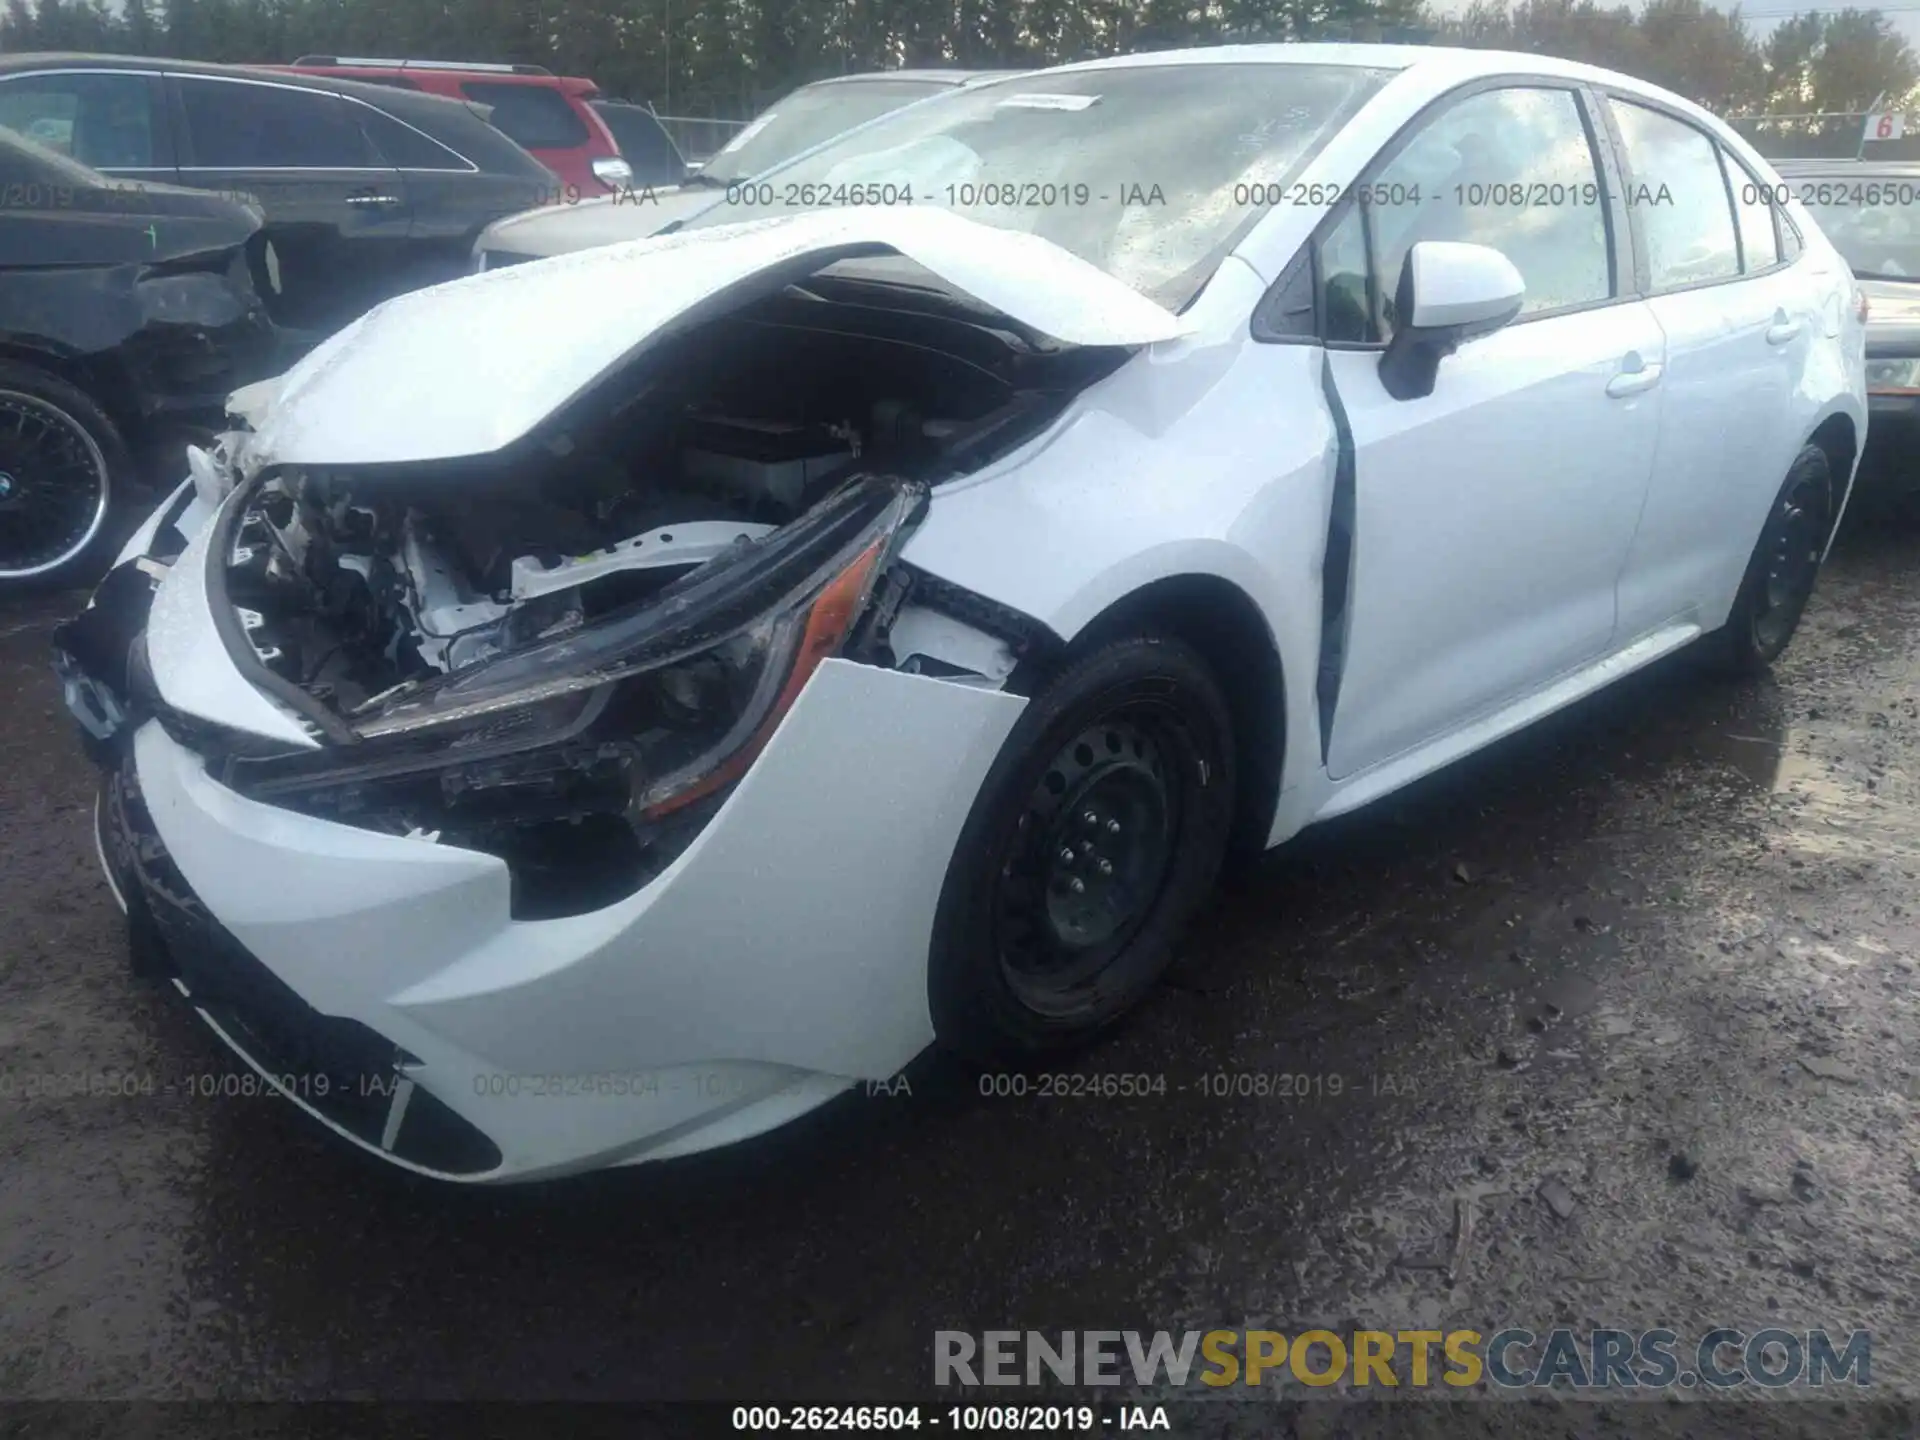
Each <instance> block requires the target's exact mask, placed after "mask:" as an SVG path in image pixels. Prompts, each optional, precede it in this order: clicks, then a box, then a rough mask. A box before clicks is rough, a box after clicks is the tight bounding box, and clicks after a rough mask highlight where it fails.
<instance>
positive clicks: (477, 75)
mask: <svg viewBox="0 0 1920 1440" xmlns="http://www.w3.org/2000/svg"><path fill="white" fill-rule="evenodd" d="M286 68H287V69H289V70H291V71H294V72H297V73H299V74H302V75H330V76H333V77H335V78H336V79H341V80H359V81H363V82H368V83H371V84H375V85H385V86H390V87H394V88H397V89H402V90H419V91H425V92H426V93H428V94H431V95H444V96H446V97H447V98H449V99H452V100H467V101H471V102H473V103H474V104H477V105H485V106H487V107H488V109H489V110H490V112H491V113H490V114H489V116H488V119H489V120H491V121H492V122H493V124H494V126H495V127H496V128H497V129H498V130H499V131H500V132H501V133H502V134H503V135H505V136H506V137H507V138H508V139H509V140H511V141H513V142H514V143H515V144H516V145H518V146H520V147H521V148H522V149H523V150H525V151H527V152H528V153H529V154H530V155H532V156H533V158H534V159H536V160H538V161H539V162H540V163H541V164H542V165H544V166H546V167H547V168H548V169H549V170H551V171H552V172H553V173H554V174H555V175H557V176H559V177H560V179H561V180H562V181H563V182H564V183H565V184H566V185H568V186H570V187H573V193H574V194H575V195H576V196H580V195H604V194H606V193H608V192H609V191H612V190H617V189H619V188H620V187H621V186H623V185H626V184H627V183H628V180H629V177H628V172H627V169H626V167H625V165H623V164H622V163H621V161H622V155H623V152H622V150H621V147H620V145H619V143H618V141H617V139H616V138H615V135H614V132H613V131H612V130H611V129H610V128H609V127H608V126H607V124H606V122H605V121H604V120H603V119H602V117H601V116H600V115H599V114H598V113H597V112H596V111H595V109H594V108H593V106H592V105H591V104H590V103H589V102H590V101H591V100H592V99H593V98H594V97H595V96H596V95H598V94H599V93H600V87H599V86H598V85H595V84H594V83H593V81H591V80H587V79H583V78H582V77H580V76H577V75H556V74H554V73H553V72H552V71H551V70H549V69H547V68H546V67H545V66H541V65H488V64H482V63H479V62H469V61H464V60H379V59H370V58H365V57H361V56H353V55H302V56H301V57H300V58H299V59H298V60H296V61H294V62H293V64H292V65H290V66H288V67H286Z"/></svg>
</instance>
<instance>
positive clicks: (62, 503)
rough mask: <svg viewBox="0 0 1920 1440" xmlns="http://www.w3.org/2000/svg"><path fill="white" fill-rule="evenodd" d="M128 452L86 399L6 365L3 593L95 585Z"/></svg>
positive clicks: (50, 379) (1, 396) (1, 419)
mask: <svg viewBox="0 0 1920 1440" xmlns="http://www.w3.org/2000/svg"><path fill="white" fill-rule="evenodd" d="M126 464H127V453H126V447H125V445H124V443H123V442H122V441H121V439H120V434H119V432H118V430H116V429H115V427H114V425H113V422H112V421H111V420H110V419H108V418H107V416H106V414H105V412H103V411H102V410H101V409H100V407H99V406H98V405H96V404H95V403H94V402H93V400H92V399H90V398H89V397H88V396H87V395H86V394H85V393H84V392H82V391H80V390H78V389H75V388H74V387H73V386H71V385H68V384H67V383H66V382H65V381H62V380H60V379H58V378H57V377H55V376H52V375H48V374H45V373H44V372H42V371H39V370H35V369H33V368H32V367H29V366H25V365H16V364H12V363H7V362H0V586H9V587H13V586H20V585H26V584H34V583H55V582H64V581H68V580H76V579H89V578H92V577H91V576H89V575H86V574H83V573H82V572H83V571H85V570H86V569H87V567H88V565H89V564H90V562H91V560H92V557H93V555H94V552H95V551H96V550H97V549H99V548H100V542H101V541H103V539H105V538H106V532H107V529H108V517H109V514H110V512H111V511H112V508H113V503H114V500H115V492H116V489H117V485H116V481H117V480H118V478H119V477H120V476H121V475H122V474H123V473H125V467H126Z"/></svg>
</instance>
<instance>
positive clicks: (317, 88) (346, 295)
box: [0, 55, 554, 348]
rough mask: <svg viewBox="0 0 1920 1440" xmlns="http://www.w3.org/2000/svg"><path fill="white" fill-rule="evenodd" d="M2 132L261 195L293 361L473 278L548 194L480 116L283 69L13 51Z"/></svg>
mask: <svg viewBox="0 0 1920 1440" xmlns="http://www.w3.org/2000/svg"><path fill="white" fill-rule="evenodd" d="M0 125H5V126H7V127H9V128H11V129H13V130H15V131H17V132H19V133H21V134H23V135H25V136H27V137H28V138H29V139H32V140H35V141H37V142H39V143H40V144H41V145H43V146H46V147H47V148H49V149H52V150H55V151H58V152H59V153H61V154H64V155H67V156H70V157H71V158H73V159H75V160H78V161H79V162H81V163H82V164H84V165H87V166H90V167H92V168H93V169H95V170H99V171H102V172H104V173H106V174H108V175H111V176H114V177H116V178H118V179H122V180H125V181H127V182H129V183H137V184H147V183H155V182H170V183H176V184H181V185H188V186H192V187H194V188H196V189H205V190H213V191H220V192H227V193H229V194H232V195H237V196H243V197H247V198H251V199H255V200H257V201H258V202H259V204H260V207H261V208H262V210H263V211H264V212H265V215H266V232H267V237H268V239H269V240H270V241H271V249H270V251H269V252H268V259H269V262H270V263H269V265H268V267H267V272H266V274H265V275H264V276H263V277H262V279H263V282H264V283H263V287H262V288H263V294H264V298H265V299H266V302H267V304H268V307H269V309H270V310H271V311H272V313H273V316H274V319H275V320H276V321H277V322H279V323H280V324H281V325H282V326H285V327H288V328H289V329H291V330H293V331H297V332H304V334H302V335H295V336H294V337H292V343H293V346H294V348H297V347H298V345H299V344H302V343H310V342H311V341H313V340H317V339H319V338H320V337H321V336H323V335H325V334H328V333H330V332H331V331H333V330H335V329H338V328H339V327H340V326H341V325H343V324H345V323H346V322H347V321H349V320H352V319H353V318H355V317H356V316H358V315H359V314H360V313H361V312H363V311H365V310H367V309H368V308H370V307H371V306H373V305H376V304H378V303H379V302H380V301H382V300H385V299H387V298H389V297H390V296H393V295H397V294H400V293H401V292H403V291H406V290H412V289H417V288H418V287H420V286H422V285H427V284H432V283H434V282H437V281H440V280H445V279H451V278H452V277H453V276H455V275H459V274H462V273H464V272H465V271H466V270H467V268H468V267H469V264H470V259H469V257H470V255H471V252H472V248H473V243H474V240H475V238H476V237H477V236H478V234H479V232H480V231H481V230H482V229H483V228H484V227H485V226H486V225H488V224H489V223H490V222H492V221H493V220H495V219H498V218H499V217H500V216H502V215H508V214H512V213H514V212H516V211H519V210H524V209H525V208H527V207H528V206H529V205H535V204H539V203H541V202H542V201H543V200H544V199H549V198H551V194H552V190H553V186H554V177H553V176H552V174H551V173H549V172H548V171H547V170H546V169H545V167H543V166H542V165H541V164H540V163H539V161H537V160H535V159H534V158H533V157H532V156H531V155H529V154H527V153H526V151H524V150H522V149H521V148H520V147H519V146H518V145H516V144H514V143H513V142H512V141H511V140H509V139H508V138H507V137H506V136H505V135H503V134H502V133H501V132H500V131H499V130H497V129H495V128H494V127H493V126H492V125H490V124H488V123H487V120H486V115H485V112H484V110H483V109H482V108H481V107H479V106H477V105H471V104H466V103H463V102H460V101H455V100H447V99H443V98H441V97H439V96H434V95H426V94H416V93H412V92H409V91H405V90H398V89H393V88H383V87H380V86H376V85H362V84H358V83H356V82H354V81H350V80H333V79H318V78H315V77H312V76H307V75H294V74H290V73H287V72H285V71H266V70H257V69H242V68H239V67H234V66H224V65H199V64H192V63H188V62H186V61H175V60H145V59H137V58H133V57H128V56H99V55H94V56H88V55H10V56H7V57H5V58H4V59H0Z"/></svg>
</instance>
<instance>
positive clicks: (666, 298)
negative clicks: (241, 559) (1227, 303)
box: [229, 206, 1184, 471]
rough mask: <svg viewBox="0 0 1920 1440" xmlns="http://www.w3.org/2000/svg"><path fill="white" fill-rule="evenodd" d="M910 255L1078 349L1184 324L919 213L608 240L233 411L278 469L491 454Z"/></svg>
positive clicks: (537, 267)
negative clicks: (647, 367) (841, 265)
mask: <svg viewBox="0 0 1920 1440" xmlns="http://www.w3.org/2000/svg"><path fill="white" fill-rule="evenodd" d="M887 251H892V252H897V253H899V254H901V255H905V256H906V257H908V258H909V259H911V260H913V261H915V262H917V263H918V264H920V265H922V266H924V267H925V268H926V269H928V270H930V271H932V272H933V273H935V274H936V275H939V276H940V277H941V278H943V279H944V280H946V281H947V282H949V283H950V284H952V285H955V286H957V287H958V288H959V289H961V290H963V291H965V292H966V293H968V294H969V295H971V296H972V297H973V298H975V299H977V300H979V301H981V302H983V303H985V304H987V305H990V306H992V307H994V308H995V309H997V310H1000V311H1002V312H1003V313H1005V314H1007V315H1008V316H1011V317H1012V318H1014V319H1016V320H1018V321H1021V322H1022V323H1024V324H1026V325H1028V326H1031V327H1032V328H1033V329H1035V330H1037V331H1039V332H1041V333H1042V334H1045V335H1049V336H1051V337H1053V338H1054V339H1056V340H1060V341H1064V342H1066V343H1068V344H1074V345H1118V346H1136V345H1147V344H1151V343H1153V342H1155V341H1160V340H1169V339H1172V338H1174V337H1175V336H1177V335H1179V334H1181V333H1182V332H1183V328H1184V327H1183V323H1182V321H1181V320H1180V319H1179V318H1178V317H1176V316H1174V315H1173V314H1172V313H1170V312H1169V311H1167V310H1166V309H1164V308H1162V307H1161V306H1159V305H1156V304H1154V303H1153V302H1152V301H1151V300H1148V299H1146V298H1145V297H1144V296H1142V295H1140V294H1139V293H1138V292H1136V291H1134V290H1132V289H1130V288H1128V287H1127V286H1126V285H1125V284H1123V283H1122V282H1120V281H1118V280H1116V279H1114V278H1113V277H1112V276H1110V275H1107V274H1106V273H1105V272H1103V271H1101V270H1100V269H1098V268H1097V267H1095V266H1093V265H1090V264H1088V263H1087V262H1086V261H1084V260H1082V259H1080V258H1079V257H1077V256H1075V255H1072V254H1069V253H1068V252H1067V251H1065V250H1063V249H1061V248H1060V247H1059V246H1057V245H1054V244H1053V243H1051V242H1050V241H1046V240H1042V239H1040V238H1038V237H1036V236H1032V235H1023V234H1016V233H1014V232H1012V231H1008V230H996V229H993V228H991V227H989V226H986V225H982V224H980V223H979V222H977V221H973V220H968V219H965V218H963V217H961V216H959V215H955V214H953V213H952V212H950V211H946V210H939V209H934V208H931V207H923V206H914V207H911V208H909V207H905V206H902V207H898V208H892V209H882V208H878V207H874V208H866V209H846V210H828V211H816V212H811V213H807V214H801V215H793V216H780V217H777V218H775V219H771V220H754V221H746V222H742V223H740V224H737V225H726V226H717V227H714V228H711V229H701V230H695V231H691V232H683V233H679V234H674V235H664V236H659V237H657V238H655V239H651V240H639V241H634V242H631V243H628V244H624V245H611V246H603V247H601V248H599V249H595V250H585V251H580V252H577V253H575V254H571V255H560V256H555V257H554V258H552V259H549V260H540V261H534V262H531V263H528V264H523V265H515V266H511V267H509V268H507V269H503V270H495V271H488V272H486V273H484V274H480V275H471V276H467V277H464V278H462V279H459V280H454V281H450V282H448V283H447V284H444V285H436V286H433V287H431V288H429V289H425V290H417V291H414V292H413V293H411V294H408V295H402V296H400V297H399V298H397V299H394V300H389V301H388V302H386V303H385V304H384V305H381V306H378V307H377V308H375V309H373V310H370V311H368V312H367V313H366V314H365V315H363V316H361V317H360V319H358V320H356V321H355V322H354V323H353V324H351V325H349V326H347V327H346V328H345V329H344V330H341V331H339V332H338V333H337V334H335V335H333V336H331V337H330V338H329V339H328V340H326V341H325V342H324V343H323V344H321V345H320V346H319V347H317V348H316V349H315V350H313V351H312V352H311V353H310V354H309V355H308V356H307V357H306V358H305V359H304V360H302V361H301V362H300V363H299V364H298V365H296V366H295V367H294V368H293V369H292V370H289V371H288V372H287V373H286V374H285V375H284V376H281V377H280V378H279V379H278V380H274V381H269V382H265V383H263V384H262V385H258V386H249V387H247V389H246V390H243V391H240V392H236V394H235V396H234V397H233V400H232V401H231V402H230V404H229V408H230V409H232V410H234V412H235V413H238V414H241V415H243V416H244V417H245V418H247V419H248V421H249V422H250V423H251V424H252V426H253V428H254V431H255V433H254V434H253V435H252V436H250V437H249V438H248V440H247V441H246V442H245V444H244V446H243V447H242V449H241V451H240V453H239V454H238V456H237V457H236V458H237V459H238V460H239V462H240V465H241V467H242V469H243V470H244V471H252V470H254V469H257V468H259V467H260V466H263V465H276V464H298V465H366V464H395V463H405V462H410V461H426V460H453V459H459V458H462V457H468V456H476V455H487V454H491V453H493V452H494V451H497V450H500V449H502V448H503V447H505V446H507V445H511V444H513V443H514V442H515V441H517V440H520V439H522V438H524V437H525V436H526V435H527V434H528V433H529V432H530V431H531V430H532V429H534V427H535V426H537V425H538V424H539V423H540V422H541V421H543V420H545V419H546V418H547V417H548V416H550V415H552V414H553V413H554V412H555V411H557V410H558V409H560V408H561V407H562V406H563V405H565V404H566V403H567V402H568V401H570V400H572V399H574V398H575V397H577V396H578V395H580V394H581V393H582V392H583V391H584V390H586V389H587V387H588V386H590V385H592V384H593V382H594V381H596V380H598V379H599V378H600V377H601V376H602V375H604V374H606V373H607V372H608V371H610V370H612V369H614V368H615V367H617V366H619V365H621V364H622V363H623V362H626V361H629V360H631V359H633V358H634V357H636V356H637V355H638V354H640V353H641V352H642V351H644V350H645V349H647V348H649V347H650V346H651V345H653V344H655V343H657V342H659V341H660V340H662V339H664V338H665V337H667V336H669V335H671V334H673V333H675V332H676V331H677V330H680V329H683V328H685V327H687V326H689V325H692V324H694V323H698V322H699V321H701V320H704V319H706V318H708V317H710V316H712V315H715V314H718V313H721V312H722V311H724V310H726V309H729V308H731V307H732V306H733V305H735V304H738V303H741V302H743V301H744V300H746V299H748V298H750V297H751V296H752V295H753V294H754V293H756V292H758V291H761V290H766V289H770V288H777V287H778V286H780V285H784V284H788V283H791V282H792V281H794V280H796V279H799V278H801V277H803V276H805V275H807V274H810V273H812V272H813V271H814V270H816V269H818V268H819V267H821V266H823V265H827V264H831V263H832V262H833V261H835V260H837V259H842V258H848V257H851V256H855V255H864V254H873V253H880V252H887Z"/></svg>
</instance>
